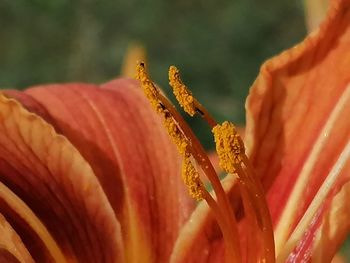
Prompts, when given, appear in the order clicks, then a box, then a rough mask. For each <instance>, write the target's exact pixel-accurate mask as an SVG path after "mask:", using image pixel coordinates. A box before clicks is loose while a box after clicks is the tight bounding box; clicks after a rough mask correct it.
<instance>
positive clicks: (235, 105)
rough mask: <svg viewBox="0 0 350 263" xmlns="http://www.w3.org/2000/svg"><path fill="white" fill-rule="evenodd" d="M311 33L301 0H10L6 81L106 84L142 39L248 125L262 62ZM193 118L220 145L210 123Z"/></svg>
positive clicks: (0, 25)
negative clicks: (251, 92) (247, 110)
mask: <svg viewBox="0 0 350 263" xmlns="http://www.w3.org/2000/svg"><path fill="white" fill-rule="evenodd" d="M305 34H306V29H305V23H304V11H303V2H302V0H294V1H293V0H292V1H280V0H265V1H257V0H255V1H253V0H234V1H229V0H225V1H224V0H216V1H209V0H196V1H195V0H193V1H191V0H177V1H164V0H154V1H136V0H128V1H107V0H100V1H92V0H80V1H71V0H50V1H46V0H32V1H29V0H1V1H0V65H1V70H0V87H2V88H17V89H23V88H26V87H28V86H32V85H35V84H39V83H52V82H70V81H83V82H95V83H102V82H105V81H108V80H110V79H112V78H115V77H117V76H118V75H119V74H120V71H121V66H122V62H123V59H124V56H125V54H126V51H127V48H128V46H129V45H130V44H131V43H134V42H138V43H141V44H142V45H143V46H144V47H145V49H146V50H147V58H148V66H149V70H150V73H151V75H152V78H153V79H154V80H156V81H157V83H159V84H160V85H161V86H162V87H164V89H165V90H167V87H168V84H167V82H168V81H167V70H168V67H169V65H171V64H174V65H177V66H178V67H179V68H180V69H181V72H182V75H183V79H184V81H185V82H186V84H188V86H189V87H190V88H191V89H192V91H193V93H194V94H195V96H196V97H197V98H198V99H199V100H200V101H201V102H202V103H203V104H204V105H205V106H206V107H207V108H208V109H209V110H210V111H211V112H212V113H213V115H214V116H215V117H216V118H218V119H219V120H220V121H221V120H224V119H228V120H231V121H234V122H235V123H238V124H241V125H244V102H245V97H246V95H247V93H248V89H249V87H250V85H251V84H252V82H253V81H254V79H255V77H256V75H257V73H258V71H259V67H260V64H261V63H262V62H263V61H264V60H266V59H267V58H269V57H271V56H273V55H275V54H277V53H279V52H281V51H282V50H284V49H286V48H288V47H291V46H292V45H294V44H295V43H297V42H299V41H300V40H301V39H303V37H304V36H305ZM190 121H191V125H192V127H194V130H195V131H196V132H197V134H198V136H199V137H200V138H201V140H202V141H203V143H204V144H205V145H206V146H207V147H211V144H210V141H211V135H210V134H209V130H208V129H207V128H206V126H205V125H204V124H203V123H202V122H201V121H200V120H198V119H191V120H190ZM203 128H204V129H203ZM205 131H207V132H205ZM345 250H346V249H345V248H344V249H343V252H344V253H345Z"/></svg>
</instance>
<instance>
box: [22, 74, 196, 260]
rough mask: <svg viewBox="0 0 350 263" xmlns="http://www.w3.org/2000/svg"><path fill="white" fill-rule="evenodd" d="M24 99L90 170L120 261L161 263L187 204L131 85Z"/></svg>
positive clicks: (38, 93) (48, 89)
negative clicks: (119, 237) (112, 216)
mask: <svg viewBox="0 0 350 263" xmlns="http://www.w3.org/2000/svg"><path fill="white" fill-rule="evenodd" d="M26 94H27V95H30V96H31V99H34V100H35V101H36V103H38V104H39V105H41V107H44V109H45V111H46V112H47V113H48V114H49V117H50V118H52V119H53V125H54V126H55V128H56V129H57V130H58V131H60V132H61V133H62V134H64V135H65V136H67V138H68V139H69V140H70V141H71V142H72V143H73V144H74V145H75V146H76V147H77V148H78V149H79V151H80V153H81V154H82V155H83V156H84V158H85V159H86V160H87V161H88V162H89V163H90V164H91V166H92V168H93V170H94V172H95V174H96V176H97V177H98V179H99V181H100V183H101V185H102V187H103V189H104V191H105V193H106V195H107V197H108V199H109V202H110V203H111V205H112V207H113V209H114V212H115V213H116V215H117V217H118V219H119V220H120V222H121V225H122V232H123V236H124V241H125V248H126V253H127V255H126V257H127V261H129V262H141V261H142V262H155V261H156V262H166V261H167V260H168V258H169V255H170V252H171V249H172V246H173V244H174V242H175V239H176V237H177V235H178V232H179V229H180V227H181V226H182V224H183V223H184V221H185V220H186V219H187V217H188V216H189V213H190V212H191V211H192V209H193V201H192V200H191V199H190V198H189V197H188V195H187V191H186V189H185V187H184V185H183V183H182V181H181V177H180V163H179V159H178V154H177V153H176V150H175V148H174V147H173V145H172V144H171V142H170V141H169V139H168V136H167V134H166V133H165V132H164V131H163V128H162V127H161V124H160V120H159V117H158V116H157V115H156V114H155V113H153V111H152V109H151V108H150V106H149V104H148V102H147V101H146V99H145V98H144V95H143V94H142V91H141V90H139V87H138V83H137V82H136V81H131V80H122V79H121V80H116V81H112V82H110V83H107V84H104V85H102V87H97V86H94V85H88V84H64V85H49V86H42V87H35V88H31V89H29V90H27V91H26ZM31 104H32V105H33V103H31ZM32 108H33V107H32Z"/></svg>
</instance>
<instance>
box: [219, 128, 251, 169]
mask: <svg viewBox="0 0 350 263" xmlns="http://www.w3.org/2000/svg"><path fill="white" fill-rule="evenodd" d="M212 132H213V134H214V139H215V144H216V152H217V153H218V156H219V165H220V167H221V168H222V169H224V170H225V171H226V172H228V173H234V172H235V165H237V164H240V163H241V162H242V155H243V154H244V153H245V149H244V144H243V141H242V139H241V137H240V136H239V134H238V133H237V131H236V128H235V126H234V125H233V124H232V123H231V122H228V121H225V122H224V123H223V124H221V125H220V124H218V125H216V126H215V127H214V128H213V130H212Z"/></svg>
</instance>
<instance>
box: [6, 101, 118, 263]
mask: <svg viewBox="0 0 350 263" xmlns="http://www.w3.org/2000/svg"><path fill="white" fill-rule="evenodd" d="M0 171H1V173H0V181H1V182H3V183H4V184H5V185H6V186H7V187H8V188H10V189H11V191H13V192H14V193H15V194H16V195H17V196H18V197H20V198H21V199H22V200H24V201H25V203H26V204H27V205H28V206H29V207H30V208H31V209H32V210H33V212H34V213H35V214H36V215H37V216H38V218H40V220H41V221H42V222H43V223H44V224H45V226H46V227H47V229H48V230H49V231H50V233H51V234H52V236H53V237H54V238H55V240H56V242H57V243H58V245H59V246H60V248H61V249H62V251H63V253H64V254H65V256H66V257H67V258H68V259H69V260H72V261H73V262H74V261H79V262H116V261H123V252H122V244H121V234H120V226H119V224H118V221H117V220H116V218H115V216H114V213H113V210H112V208H111V207H110V205H109V203H108V201H107V198H106V196H105V195H104V193H103V191H102V188H101V186H100V185H99V183H98V181H97V180H96V178H95V175H94V173H93V171H92V170H91V168H90V166H89V165H88V164H87V162H86V161H85V160H84V159H83V158H82V157H81V155H80V154H79V152H78V151H77V150H76V149H75V148H74V147H73V146H72V145H71V144H70V143H69V142H68V141H67V139H66V138H64V137H63V136H60V135H57V134H56V133H55V131H54V129H53V128H52V127H51V126H50V125H48V124H47V123H46V122H45V121H44V120H43V119H41V118H39V117H38V116H37V115H35V114H31V113H29V112H28V111H27V110H25V109H24V108H22V107H21V106H20V105H19V104H18V103H17V102H16V101H14V100H12V99H7V98H5V97H4V96H2V95H0Z"/></svg>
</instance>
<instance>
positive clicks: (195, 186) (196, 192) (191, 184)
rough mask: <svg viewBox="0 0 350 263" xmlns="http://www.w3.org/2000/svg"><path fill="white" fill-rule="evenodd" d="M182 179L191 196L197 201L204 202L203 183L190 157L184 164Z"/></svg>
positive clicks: (186, 158) (185, 159)
mask: <svg viewBox="0 0 350 263" xmlns="http://www.w3.org/2000/svg"><path fill="white" fill-rule="evenodd" d="M182 179H183V180H184V183H185V184H186V186H187V187H188V192H189V194H190V195H191V196H192V197H193V198H194V199H196V200H197V201H200V200H202V199H203V194H204V190H205V189H204V186H203V182H202V181H201V180H200V178H199V173H198V171H197V170H196V169H195V168H194V166H193V164H192V162H191V160H190V158H189V157H185V158H184V160H183V163H182Z"/></svg>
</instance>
